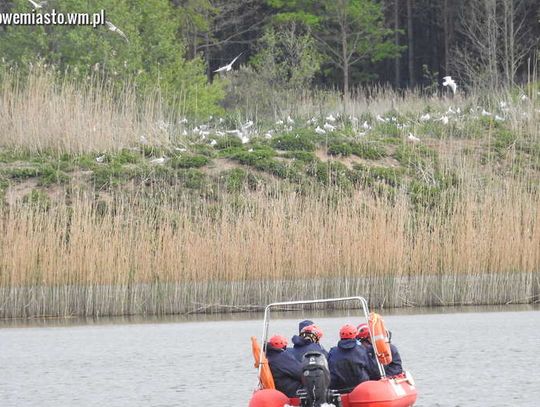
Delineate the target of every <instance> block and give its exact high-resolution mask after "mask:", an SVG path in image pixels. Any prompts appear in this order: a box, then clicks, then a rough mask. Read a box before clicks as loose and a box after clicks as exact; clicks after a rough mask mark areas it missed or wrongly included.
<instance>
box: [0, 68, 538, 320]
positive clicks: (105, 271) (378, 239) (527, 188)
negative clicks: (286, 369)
mask: <svg viewBox="0 0 540 407" xmlns="http://www.w3.org/2000/svg"><path fill="white" fill-rule="evenodd" d="M47 75H48V74H47V73H41V74H39V75H36V76H35V77H31V78H30V80H29V82H28V83H26V84H25V85H21V84H20V83H19V82H18V81H17V80H16V78H15V77H11V78H10V77H9V75H8V76H7V77H6V78H7V79H5V80H4V82H3V84H2V94H1V103H2V108H1V109H0V128H1V129H2V137H1V145H2V146H4V147H10V148H15V149H24V150H27V151H30V152H36V151H42V150H48V149H51V150H55V151H59V152H83V151H85V152H87V151H97V150H100V151H104V150H115V149H119V148H123V147H126V146H129V145H131V144H135V143H138V142H139V141H140V137H141V136H144V137H145V138H146V139H147V140H148V142H150V143H152V142H154V141H157V142H159V143H162V142H166V138H167V135H166V134H165V133H160V130H159V126H157V127H156V122H157V121H159V120H161V119H162V117H163V109H162V107H160V106H159V102H156V100H157V99H155V98H149V99H148V101H147V103H146V104H144V103H143V104H142V105H141V104H140V103H139V102H137V101H136V98H135V96H134V94H133V93H131V91H130V90H129V88H126V91H125V92H124V93H121V92H120V94H118V93H114V92H117V91H115V90H113V89H112V88H108V87H107V86H106V85H103V84H102V85H100V84H99V83H93V84H83V85H80V84H76V83H72V82H69V81H67V80H66V81H65V82H62V83H61V84H58V83H57V82H56V81H55V80H53V79H51V78H49V77H48V76H47ZM119 95H120V96H119ZM122 95H123V96H122ZM377 100H378V101H377ZM363 103H368V102H362V101H357V102H355V103H353V104H350V105H349V107H348V108H349V109H351V110H350V111H351V112H352V113H355V114H359V113H361V112H363V111H364V108H365V109H366V110H368V111H370V112H371V113H376V112H377V111H378V109H390V108H392V104H393V103H394V102H393V98H392V94H391V93H388V94H387V96H385V97H382V96H381V99H376V98H375V99H374V100H372V101H369V106H368V104H365V105H364V104H363ZM398 103H401V105H397V107H398V108H399V107H400V106H402V108H403V109H404V108H405V106H408V108H410V109H413V110H414V109H417V110H418V111H421V109H422V103H424V104H425V103H426V102H425V99H423V98H422V97H420V96H414V95H412V96H410V97H409V99H402V100H401V101H398ZM433 103H434V104H435V103H437V104H439V105H438V106H437V108H439V109H440V110H445V109H446V108H447V106H448V105H449V104H451V103H456V101H455V100H454V101H450V100H447V99H444V100H439V99H435V98H434V99H433ZM467 103H469V105H470V106H476V101H475V100H474V99H471V100H469V101H468V102H467ZM315 105H316V103H315V101H313V104H310V103H308V102H306V105H301V106H300V107H299V108H298V109H299V110H300V111H301V113H303V114H305V115H310V114H312V113H313V112H314V111H315V110H316V106H315ZM524 106H525V108H523V109H522V108H520V106H519V105H518V108H515V109H513V110H512V111H511V112H510V113H509V121H510V123H511V126H512V129H513V130H515V131H516V132H518V134H519V136H520V137H521V136H523V137H521V138H524V137H525V136H524V135H526V137H533V138H534V137H536V139H535V140H533V141H534V142H538V139H537V138H538V134H539V133H540V131H539V130H540V129H539V123H538V120H536V119H535V117H537V116H535V115H536V111H535V110H534V109H535V108H534V107H533V105H530V104H529V105H524ZM394 107H396V106H394ZM526 109H528V110H526ZM524 110H525V111H524ZM328 112H329V111H328V110H327V111H325V113H328ZM320 113H322V112H320ZM522 113H527V114H528V116H527V117H528V119H526V120H523V117H522ZM489 137H490V135H489V134H488V135H487V138H489ZM451 138H452V134H450V133H449V134H448V135H446V138H445V137H442V138H439V139H437V140H431V141H430V143H432V144H436V143H446V142H447V141H448V140H451ZM460 141H463V140H460ZM466 141H467V140H466ZM516 142H517V141H516ZM519 142H521V140H520V141H519ZM451 144H452V143H447V146H451ZM475 147H478V146H475ZM479 148H485V146H479ZM504 148H505V149H508V150H509V151H510V153H511V150H512V149H515V145H514V144H509V145H505V146H504ZM441 150H443V148H441ZM471 150H474V148H472V149H471ZM479 155H480V154H476V153H474V151H473V154H470V153H467V154H466V153H465V152H464V150H463V149H461V150H460V149H456V151H450V152H448V153H447V154H441V171H445V170H446V169H451V171H453V172H455V173H457V174H458V176H459V179H460V182H459V183H457V184H456V185H454V186H450V187H448V188H446V189H445V190H443V191H441V197H440V200H439V201H438V204H436V205H428V206H415V205H414V203H413V202H411V199H410V196H408V191H406V190H405V189H403V190H402V189H400V188H399V187H396V188H395V191H393V192H394V194H391V195H389V196H388V197H386V198H383V197H381V196H378V195H376V194H374V193H373V191H370V190H369V189H366V190H364V189H358V190H356V191H355V192H353V193H349V194H341V193H339V192H336V191H332V190H331V189H330V188H329V189H328V190H327V191H326V192H313V193H307V194H298V193H294V192H283V191H285V190H286V188H282V185H280V186H279V187H276V188H274V187H273V186H272V185H270V186H269V187H268V189H266V190H262V191H259V192H245V193H244V194H241V195H227V194H223V195H221V196H220V197H219V199H218V200H217V201H216V200H210V199H209V200H206V201H205V200H204V199H194V198H193V196H187V195H185V194H183V192H182V190H181V188H178V189H177V188H175V186H172V187H170V189H168V190H166V191H160V192H159V193H157V194H156V195H159V196H160V201H159V202H157V201H156V200H155V198H153V197H148V196H143V194H138V193H137V191H132V193H131V194H126V193H119V194H118V195H117V196H114V199H113V200H112V201H111V202H110V203H109V204H108V205H107V207H105V206H104V205H100V204H97V203H96V199H95V197H94V195H93V194H89V195H85V194H84V193H82V192H81V193H75V192H73V191H71V193H70V196H69V201H67V200H66V201H62V200H60V201H55V202H52V203H51V204H50V205H46V206H40V205H34V204H31V203H24V202H20V203H17V204H13V205H9V206H4V207H1V216H0V231H1V233H0V253H1V256H0V316H1V317H28V316H45V315H49V316H52V315H54V316H68V315H93V316H97V315H121V314H135V313H141V314H142V313H151V314H163V313H182V312H196V311H213V310H216V309H224V310H237V309H246V308H250V307H252V306H260V305H263V304H265V303H268V302H269V301H275V300H284V299H298V298H317V297H334V296H344V295H351V294H355V295H356V294H361V295H365V296H366V297H368V298H369V300H370V301H371V303H372V305H384V306H404V305H405V306H421V305H450V304H500V303H510V302H514V303H516V302H521V303H523V302H535V301H539V300H540V277H539V276H540V273H539V270H540V194H539V190H538V185H539V184H538V173H537V169H534V168H533V167H534V166H535V165H538V161H537V158H538V156H536V161H534V160H535V158H534V155H533V154H530V155H529V156H528V157H529V159H530V160H531V163H530V166H529V167H527V168H526V169H527V171H521V170H520V171H518V172H514V173H504V171H506V170H507V168H509V167H511V166H512V162H510V163H509V166H507V167H505V168H503V169H502V170H501V171H498V169H497V168H496V165H497V163H495V162H494V163H493V166H492V167H490V164H489V163H488V164H487V165H484V166H480V164H479V163H478V160H479ZM512 159H513V158H510V161H511V160H512ZM480 167H481V168H480ZM419 170H422V171H423V170H424V169H422V168H420V169H419ZM531 174H532V175H531ZM428 175H429V174H428ZM68 187H69V186H68ZM73 190H75V188H73ZM275 191H282V192H275Z"/></svg>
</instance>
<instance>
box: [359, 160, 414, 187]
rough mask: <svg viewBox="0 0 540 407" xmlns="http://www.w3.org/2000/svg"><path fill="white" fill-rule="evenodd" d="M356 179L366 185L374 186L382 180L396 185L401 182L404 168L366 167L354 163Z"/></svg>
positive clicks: (390, 184) (393, 185)
mask: <svg viewBox="0 0 540 407" xmlns="http://www.w3.org/2000/svg"><path fill="white" fill-rule="evenodd" d="M354 172H355V176H356V181H359V182H362V183H363V184H365V185H367V186H374V185H375V184H376V183H378V182H383V183H385V184H387V185H389V186H391V187H397V186H399V185H400V184H401V183H402V182H403V176H404V174H405V170H404V169H403V168H389V167H367V166H364V165H360V164H356V165H355V166H354Z"/></svg>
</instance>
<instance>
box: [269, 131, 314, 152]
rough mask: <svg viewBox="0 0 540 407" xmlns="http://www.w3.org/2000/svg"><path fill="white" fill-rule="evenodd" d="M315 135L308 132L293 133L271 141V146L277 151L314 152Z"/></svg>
mask: <svg viewBox="0 0 540 407" xmlns="http://www.w3.org/2000/svg"><path fill="white" fill-rule="evenodd" d="M314 135H315V134H310V133H309V132H293V133H287V134H283V135H281V136H278V137H275V138H273V139H272V146H273V147H274V148H276V149H278V150H288V151H315V147H316V144H315V141H314V140H316V138H315V137H314Z"/></svg>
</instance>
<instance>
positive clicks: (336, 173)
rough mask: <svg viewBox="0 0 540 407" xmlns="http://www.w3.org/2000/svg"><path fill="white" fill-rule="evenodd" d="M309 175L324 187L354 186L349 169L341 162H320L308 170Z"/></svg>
mask: <svg viewBox="0 0 540 407" xmlns="http://www.w3.org/2000/svg"><path fill="white" fill-rule="evenodd" d="M308 173H309V174H310V175H312V176H314V177H315V178H316V179H317V181H318V182H320V183H321V184H323V185H327V186H329V185H333V186H338V187H341V188H350V187H351V186H352V183H351V180H350V175H351V174H350V171H349V169H348V168H347V167H346V166H345V165H344V164H342V163H340V162H339V161H328V162H318V163H316V164H315V166H314V167H312V168H311V169H309V170H308Z"/></svg>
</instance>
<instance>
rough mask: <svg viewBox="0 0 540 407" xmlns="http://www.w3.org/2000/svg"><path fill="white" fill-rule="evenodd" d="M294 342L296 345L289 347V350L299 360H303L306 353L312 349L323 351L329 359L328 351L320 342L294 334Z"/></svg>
mask: <svg viewBox="0 0 540 407" xmlns="http://www.w3.org/2000/svg"><path fill="white" fill-rule="evenodd" d="M292 342H293V344H294V347H293V348H290V349H288V350H287V352H290V353H291V354H292V355H293V356H294V357H295V359H296V360H298V361H299V362H302V357H303V356H304V354H305V353H306V352H310V351H316V352H321V353H322V354H323V355H324V356H325V357H326V358H327V359H328V352H327V351H326V349H324V348H323V347H322V345H321V344H319V343H314V342H311V341H310V340H309V339H305V338H302V337H301V336H299V335H294V336H293V337H292Z"/></svg>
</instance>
